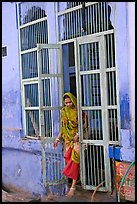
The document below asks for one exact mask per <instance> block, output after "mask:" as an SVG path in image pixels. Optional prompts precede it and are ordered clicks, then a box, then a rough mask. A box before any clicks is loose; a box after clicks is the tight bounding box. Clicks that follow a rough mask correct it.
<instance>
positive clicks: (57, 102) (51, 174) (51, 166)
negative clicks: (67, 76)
mask: <svg viewBox="0 0 137 204" xmlns="http://www.w3.org/2000/svg"><path fill="white" fill-rule="evenodd" d="M37 56H38V58H37V60H38V88H39V121H40V122H39V124H40V128H39V132H40V136H41V144H42V172H43V183H44V185H45V187H46V186H55V185H58V186H59V184H62V183H64V182H65V181H64V176H63V175H62V170H63V168H64V153H63V151H62V145H61V144H59V147H58V148H56V149H54V147H53V141H54V139H55V137H56V136H57V135H58V133H59V131H60V121H61V120H60V110H61V108H62V102H63V101H62V100H63V74H62V54H61V45H57V44H38V45H37Z"/></svg>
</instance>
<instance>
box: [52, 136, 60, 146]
mask: <svg viewBox="0 0 137 204" xmlns="http://www.w3.org/2000/svg"><path fill="white" fill-rule="evenodd" d="M58 142H59V139H58V138H57V139H55V141H54V143H53V147H54V148H55V147H57V146H58Z"/></svg>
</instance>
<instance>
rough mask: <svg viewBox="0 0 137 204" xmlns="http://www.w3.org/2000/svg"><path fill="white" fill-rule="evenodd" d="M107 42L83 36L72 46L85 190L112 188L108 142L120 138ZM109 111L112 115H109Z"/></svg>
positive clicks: (114, 84)
mask: <svg viewBox="0 0 137 204" xmlns="http://www.w3.org/2000/svg"><path fill="white" fill-rule="evenodd" d="M110 34H111V33H110ZM106 42H107V38H106V36H105V35H101V34H100V35H92V36H83V37H81V38H77V39H76V40H75V46H74V47H75V60H76V81H77V100H78V111H79V114H78V116H79V134H80V143H81V162H80V168H81V183H82V186H83V188H84V189H89V190H92V189H95V187H96V186H98V185H99V184H100V183H102V182H103V184H102V186H100V188H99V189H98V190H99V191H111V166H110V159H109V156H108V145H109V144H111V142H112V143H113V144H117V142H118V140H119V138H118V131H117V130H118V129H117V126H118V125H117V123H118V119H117V118H118V113H117V109H118V107H117V98H116V81H115V80H114V78H113V77H111V79H109V77H108V74H110V75H112V76H115V78H116V73H115V72H116V69H115V67H114V64H112V63H111V66H109V67H108V66H107V64H108V63H107V61H112V59H110V57H109V56H108V55H107V52H108V48H106V44H107V43H106ZM111 51H112V50H111ZM113 54H114V53H113ZM113 72H114V73H113ZM110 84H111V86H112V89H111V91H110ZM112 90H113V93H112ZM109 98H110V99H111V100H109ZM110 101H112V103H111V102H110ZM114 101H115V102H114ZM83 111H85V112H86V113H87V115H88V130H87V132H88V133H87V134H86V135H85V133H84V132H83V123H82V112H83ZM111 112H112V113H113V116H112V115H110V113H111ZM112 120H113V122H114V123H113V125H114V127H113V131H112ZM112 134H115V135H114V136H112Z"/></svg>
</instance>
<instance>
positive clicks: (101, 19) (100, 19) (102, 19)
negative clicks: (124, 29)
mask: <svg viewBox="0 0 137 204" xmlns="http://www.w3.org/2000/svg"><path fill="white" fill-rule="evenodd" d="M61 3H62V2H58V7H57V8H58V24H59V41H63V40H68V39H72V38H76V37H80V36H83V31H82V27H83V21H84V24H85V25H84V26H85V35H90V34H94V33H99V32H103V31H107V30H111V29H113V26H112V24H111V21H110V14H111V7H110V6H109V5H108V3H107V2H93V3H87V2H86V4H85V16H84V18H85V19H83V16H82V9H83V7H82V2H78V3H76V2H74V3H73V2H66V3H67V4H66V7H65V6H64V10H63V11H60V4H61ZM75 3H76V4H75Z"/></svg>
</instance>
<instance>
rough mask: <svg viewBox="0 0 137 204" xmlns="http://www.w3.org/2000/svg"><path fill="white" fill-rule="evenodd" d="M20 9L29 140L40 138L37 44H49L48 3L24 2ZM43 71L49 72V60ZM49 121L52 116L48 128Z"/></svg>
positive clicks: (24, 99)
mask: <svg viewBox="0 0 137 204" xmlns="http://www.w3.org/2000/svg"><path fill="white" fill-rule="evenodd" d="M18 8H19V12H18V13H19V32H20V56H21V62H20V64H21V78H22V79H21V80H22V87H23V89H22V90H23V95H24V97H22V100H23V104H24V106H23V107H24V108H23V109H24V110H23V111H24V114H23V115H24V124H25V133H26V136H32V137H39V136H40V119H39V118H40V104H39V94H40V93H39V92H40V90H39V79H38V61H37V59H38V56H37V44H47V43H48V24H47V15H46V11H45V3H43V2H22V3H19V5H18ZM43 58H46V59H48V53H47V52H46V51H45V52H43V53H42V59H43ZM42 61H44V60H42ZM42 67H43V68H42V73H45V72H48V69H49V66H48V61H47V60H45V61H44V64H42ZM43 81H44V80H43ZM43 81H42V84H43V85H42V86H46V87H48V86H49V85H48V80H45V81H46V83H44V82H43ZM44 90H45V89H44ZM44 94H45V93H44ZM45 96H47V97H44V99H45V98H46V99H45V100H46V101H47V100H48V98H49V96H48V93H46V95H45ZM44 103H45V101H44ZM48 103H49V101H48ZM45 116H46V114H45ZM45 116H44V117H45ZM50 117H51V115H50V113H48V122H47V124H50V122H49V121H50ZM46 127H47V126H46ZM49 128H50V127H49ZM49 128H48V129H49Z"/></svg>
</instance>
